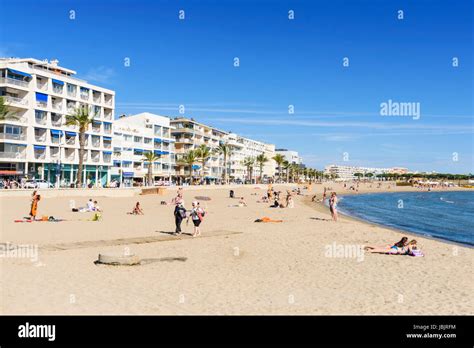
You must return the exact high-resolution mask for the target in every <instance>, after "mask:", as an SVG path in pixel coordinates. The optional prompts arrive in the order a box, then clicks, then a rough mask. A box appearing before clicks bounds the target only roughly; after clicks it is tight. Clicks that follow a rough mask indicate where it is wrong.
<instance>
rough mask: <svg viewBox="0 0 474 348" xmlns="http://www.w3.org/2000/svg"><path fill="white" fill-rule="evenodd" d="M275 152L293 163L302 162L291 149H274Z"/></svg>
mask: <svg viewBox="0 0 474 348" xmlns="http://www.w3.org/2000/svg"><path fill="white" fill-rule="evenodd" d="M275 153H277V154H280V155H282V156H283V157H285V160H287V161H288V162H289V163H293V164H303V159H302V158H301V157H300V156H299V154H298V152H297V151H292V150H288V149H276V150H275Z"/></svg>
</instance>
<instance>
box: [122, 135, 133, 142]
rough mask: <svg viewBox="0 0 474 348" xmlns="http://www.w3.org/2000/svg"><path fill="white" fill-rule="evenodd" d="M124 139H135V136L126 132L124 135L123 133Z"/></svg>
mask: <svg viewBox="0 0 474 348" xmlns="http://www.w3.org/2000/svg"><path fill="white" fill-rule="evenodd" d="M123 140H125V141H132V140H133V136H132V135H128V134H124V135H123Z"/></svg>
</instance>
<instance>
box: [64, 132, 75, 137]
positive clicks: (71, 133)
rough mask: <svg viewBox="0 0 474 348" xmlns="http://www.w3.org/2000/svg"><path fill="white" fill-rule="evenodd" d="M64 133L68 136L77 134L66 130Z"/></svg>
mask: <svg viewBox="0 0 474 348" xmlns="http://www.w3.org/2000/svg"><path fill="white" fill-rule="evenodd" d="M66 135H67V136H69V137H75V136H76V135H77V133H76V132H68V131H66Z"/></svg>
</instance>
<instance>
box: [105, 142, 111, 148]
mask: <svg viewBox="0 0 474 348" xmlns="http://www.w3.org/2000/svg"><path fill="white" fill-rule="evenodd" d="M111 148H112V143H110V142H105V141H104V149H111Z"/></svg>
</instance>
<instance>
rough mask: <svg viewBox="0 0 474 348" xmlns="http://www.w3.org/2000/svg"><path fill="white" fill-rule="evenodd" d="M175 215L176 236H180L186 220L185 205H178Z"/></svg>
mask: <svg viewBox="0 0 474 348" xmlns="http://www.w3.org/2000/svg"><path fill="white" fill-rule="evenodd" d="M173 214H174V222H175V225H176V229H175V232H174V234H175V235H179V234H181V232H182V231H181V223H182V222H183V220H184V219H185V218H186V209H185V208H184V205H183V204H177V205H176V206H175V207H174V213H173Z"/></svg>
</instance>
